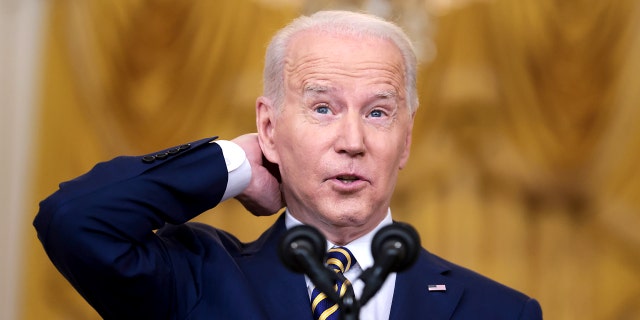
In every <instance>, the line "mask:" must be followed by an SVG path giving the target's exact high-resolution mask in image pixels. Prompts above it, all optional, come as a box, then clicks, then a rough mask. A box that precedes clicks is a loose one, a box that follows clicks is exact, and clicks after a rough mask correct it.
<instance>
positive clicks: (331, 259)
mask: <svg viewBox="0 0 640 320" xmlns="http://www.w3.org/2000/svg"><path fill="white" fill-rule="evenodd" d="M355 264H356V259H355V258H354V257H353V254H352V253H351V251H349V249H347V248H346V247H333V248H331V249H329V251H328V252H327V267H328V268H329V269H331V270H333V271H335V272H336V273H337V274H338V278H340V280H338V281H337V282H336V285H335V286H334V288H335V289H336V292H338V293H339V294H340V297H342V296H344V294H345V292H346V291H347V286H350V285H351V283H349V280H347V278H345V277H344V275H343V273H345V272H347V270H349V269H350V268H351V267H352V266H353V265H355ZM311 310H312V311H313V319H315V320H337V319H339V318H340V314H339V310H338V304H337V303H335V302H333V301H331V300H329V299H328V298H327V296H326V295H325V294H324V293H322V292H321V291H320V290H318V289H317V288H314V289H313V291H312V292H311Z"/></svg>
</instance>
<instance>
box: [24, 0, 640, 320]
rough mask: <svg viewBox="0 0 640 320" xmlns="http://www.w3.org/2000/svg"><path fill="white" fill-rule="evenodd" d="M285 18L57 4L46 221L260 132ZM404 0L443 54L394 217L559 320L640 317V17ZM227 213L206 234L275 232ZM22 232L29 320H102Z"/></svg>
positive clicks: (429, 83) (525, 0)
mask: <svg viewBox="0 0 640 320" xmlns="http://www.w3.org/2000/svg"><path fill="white" fill-rule="evenodd" d="M333 2H334V1H324V4H323V2H322V1H317V2H313V6H312V7H313V8H319V7H322V6H327V7H328V6H329V4H333ZM348 2H349V4H350V5H360V6H363V4H362V3H363V2H362V1H360V2H357V1H348ZM436 2H437V1H426V2H425V3H426V4H429V3H431V4H433V3H436ZM276 3H277V4H276ZM287 3H289V2H285V1H280V2H269V1H249V0H245V1H170V0H162V1H152V0H134V1H131V0H117V1H109V2H102V1H90V2H85V1H61V0H59V1H53V2H51V12H50V18H49V22H48V24H47V26H48V27H47V30H46V33H47V45H46V54H45V61H44V62H45V63H44V69H43V83H42V93H41V97H42V100H41V103H40V108H41V113H40V114H41V117H40V119H38V121H39V122H38V123H39V130H40V132H39V135H38V136H39V139H38V141H37V146H38V165H37V167H36V168H34V171H35V172H36V176H37V181H35V182H36V183H35V185H36V186H37V187H36V189H35V190H34V194H33V196H34V198H33V199H34V200H33V203H34V205H33V212H35V211H36V210H37V208H36V205H35V204H36V203H37V201H38V200H40V199H43V198H44V197H46V196H47V195H48V194H50V193H51V192H53V191H54V190H55V188H56V186H57V183H59V182H60V181H64V180H67V179H70V178H73V177H75V176H77V175H79V174H81V173H83V172H85V171H87V170H88V169H90V168H91V166H93V164H95V163H96V162H98V161H102V160H105V159H109V158H111V157H113V156H116V155H119V154H142V153H146V152H151V151H154V150H157V149H160V148H164V147H168V146H171V145H176V144H179V143H182V142H185V141H191V140H194V139H198V138H201V137H205V136H210V135H220V136H222V137H223V138H227V139H229V138H233V137H235V136H237V135H239V134H242V133H245V132H249V131H253V130H255V125H254V109H253V105H254V100H255V98H256V97H257V96H258V95H259V94H260V92H261V70H262V59H263V54H264V47H265V45H266V43H267V42H268V40H269V38H270V36H271V35H272V34H273V32H274V31H275V30H276V29H278V28H279V27H281V26H283V25H284V24H285V23H286V22H288V21H289V20H290V19H291V18H293V17H295V16H297V15H298V13H299V12H300V11H301V10H303V9H304V8H303V6H299V7H298V6H295V5H292V4H287ZM292 3H293V2H292ZM309 3H311V2H309ZM309 3H307V7H310V5H309ZM390 3H391V7H393V8H395V9H396V11H394V16H395V17H397V18H398V19H399V21H403V22H407V19H403V17H404V18H407V17H413V18H415V17H416V16H417V17H421V16H422V17H424V19H427V18H429V19H433V21H432V23H433V26H434V29H433V30H434V31H433V34H429V33H424V34H423V35H422V36H423V37H425V38H423V39H416V40H419V42H422V43H425V42H428V39H427V38H426V37H430V36H431V35H433V39H432V41H433V42H434V43H435V45H436V48H437V55H436V57H435V59H434V60H433V61H431V63H429V64H425V65H424V66H423V68H422V69H421V71H420V79H419V81H420V84H419V85H420V94H421V108H420V110H419V112H418V115H417V118H416V124H415V129H414V145H413V148H412V156H411V160H410V162H409V166H408V167H407V168H406V169H405V170H404V172H403V173H401V177H400V181H399V183H398V188H397V192H396V195H395V197H394V201H393V205H392V211H393V214H394V217H395V218H396V219H397V220H403V221H408V222H410V223H412V224H414V225H415V226H416V227H417V228H418V230H419V231H420V234H421V236H422V239H423V244H424V245H425V247H427V248H428V249H429V250H431V251H432V252H434V253H436V254H439V255H442V256H444V257H445V258H448V259H450V260H452V261H454V262H457V263H460V264H462V265H464V266H467V267H470V268H472V269H474V270H477V271H480V272H481V273H483V274H486V275H488V276H490V277H492V278H494V279H496V280H499V281H501V282H503V283H506V284H508V285H510V286H513V287H515V288H516V289H518V290H521V291H524V292H525V293H527V294H530V295H532V296H534V297H536V298H538V299H539V300H540V302H541V303H542V307H543V311H544V313H545V318H547V319H638V318H640V298H639V297H640V272H638V271H640V233H639V232H638V231H637V230H638V229H640V174H639V173H640V170H639V169H640V168H639V164H638V163H639V161H640V139H638V137H639V136H640V126H638V125H636V124H635V120H636V119H639V118H640V108H639V105H640V93H639V90H637V87H638V83H639V82H640V59H638V58H637V57H640V32H639V31H640V29H639V27H640V26H639V25H638V24H639V23H640V4H638V2H637V1H634V0H618V1H600V2H593V1H586V0H578V1H570V2H567V1H562V0H496V1H489V0H485V1H460V3H462V4H461V5H459V6H455V7H452V8H451V10H447V11H438V12H436V11H434V8H435V7H434V6H433V5H432V6H427V5H423V4H422V3H421V2H419V1H412V2H403V1H397V2H396V1H391V2H390ZM408 3H411V4H412V5H416V4H418V5H420V6H419V7H417V8H416V7H411V6H410V5H408ZM440 3H444V2H440ZM451 3H454V2H451ZM416 9H418V10H423V11H424V14H423V15H419V14H416ZM307 10H308V8H307ZM402 10H412V12H410V13H409V12H403V11H402ZM412 30H413V29H412ZM419 34H420V33H419V32H418V33H416V34H414V36H415V35H419ZM213 211H214V212H212V213H207V214H204V215H203V216H201V217H199V218H198V220H200V221H205V222H207V223H211V224H214V225H215V226H217V227H221V228H223V229H227V230H230V231H232V232H234V233H235V234H237V235H238V236H239V237H240V238H241V239H243V240H252V239H253V238H254V237H255V236H257V235H258V234H259V233H260V232H261V231H262V230H264V229H265V228H266V227H267V226H268V225H270V224H271V222H272V221H273V217H269V218H255V217H252V216H250V215H249V214H247V213H246V212H244V210H243V209H242V208H241V206H240V205H238V204H237V203H235V202H228V203H225V204H223V205H221V206H220V207H219V208H216V209H215V210H213ZM26 218H27V219H29V220H30V219H32V218H33V214H28V215H27V217H26ZM27 234H28V236H29V239H28V247H27V250H26V253H27V256H28V260H27V262H28V263H27V268H26V271H25V281H24V283H25V288H24V289H23V292H24V298H23V300H24V301H25V305H24V308H23V310H24V311H23V314H24V318H25V319H97V318H98V316H97V314H96V313H95V312H94V311H92V309H91V308H90V307H88V306H87V304H86V303H85V302H83V301H82V299H81V298H80V297H79V295H78V294H77V293H75V291H74V290H73V289H72V288H71V287H70V285H68V284H67V283H66V281H65V280H64V279H63V278H62V276H60V275H59V274H58V273H57V271H55V270H54V268H53V266H52V265H51V263H50V262H49V261H48V260H47V258H46V257H45V254H44V252H43V250H42V248H41V247H40V245H39V243H37V241H36V239H35V236H34V232H33V230H32V229H30V230H28V232H27Z"/></svg>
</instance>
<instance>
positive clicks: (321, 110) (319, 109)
mask: <svg viewBox="0 0 640 320" xmlns="http://www.w3.org/2000/svg"><path fill="white" fill-rule="evenodd" d="M314 110H315V112H317V113H320V114H329V112H331V109H329V106H328V105H326V104H320V105H317V106H316V107H315V109H314Z"/></svg>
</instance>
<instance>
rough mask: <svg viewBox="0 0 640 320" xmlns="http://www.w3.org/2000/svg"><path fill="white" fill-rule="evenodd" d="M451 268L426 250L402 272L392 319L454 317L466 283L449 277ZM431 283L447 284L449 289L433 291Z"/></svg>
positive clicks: (397, 284)
mask: <svg viewBox="0 0 640 320" xmlns="http://www.w3.org/2000/svg"><path fill="white" fill-rule="evenodd" d="M449 270H450V269H449V268H448V267H447V266H446V265H445V264H443V263H441V261H440V260H438V259H437V258H435V256H433V255H431V254H430V253H428V252H427V251H426V250H422V252H421V254H420V256H419V258H418V261H416V264H415V265H414V266H413V267H411V268H410V269H409V270H407V271H405V272H401V273H398V275H397V277H396V287H395V290H394V294H393V303H392V305H391V314H390V317H389V318H390V319H392V320H401V319H450V318H451V316H452V315H453V312H454V311H455V309H456V306H457V305H458V301H459V300H460V297H461V296H462V293H463V291H464V285H463V284H462V283H460V282H458V281H455V280H453V279H451V278H450V277H448V276H447V274H448V272H449ZM429 285H445V286H446V290H445V291H429V289H428V286H429Z"/></svg>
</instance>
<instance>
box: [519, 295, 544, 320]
mask: <svg viewBox="0 0 640 320" xmlns="http://www.w3.org/2000/svg"><path fill="white" fill-rule="evenodd" d="M520 319H521V320H542V308H541V307H540V303H538V301H537V300H536V299H529V300H528V301H527V302H526V303H525V305H524V308H523V309H522V314H521V315H520Z"/></svg>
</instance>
